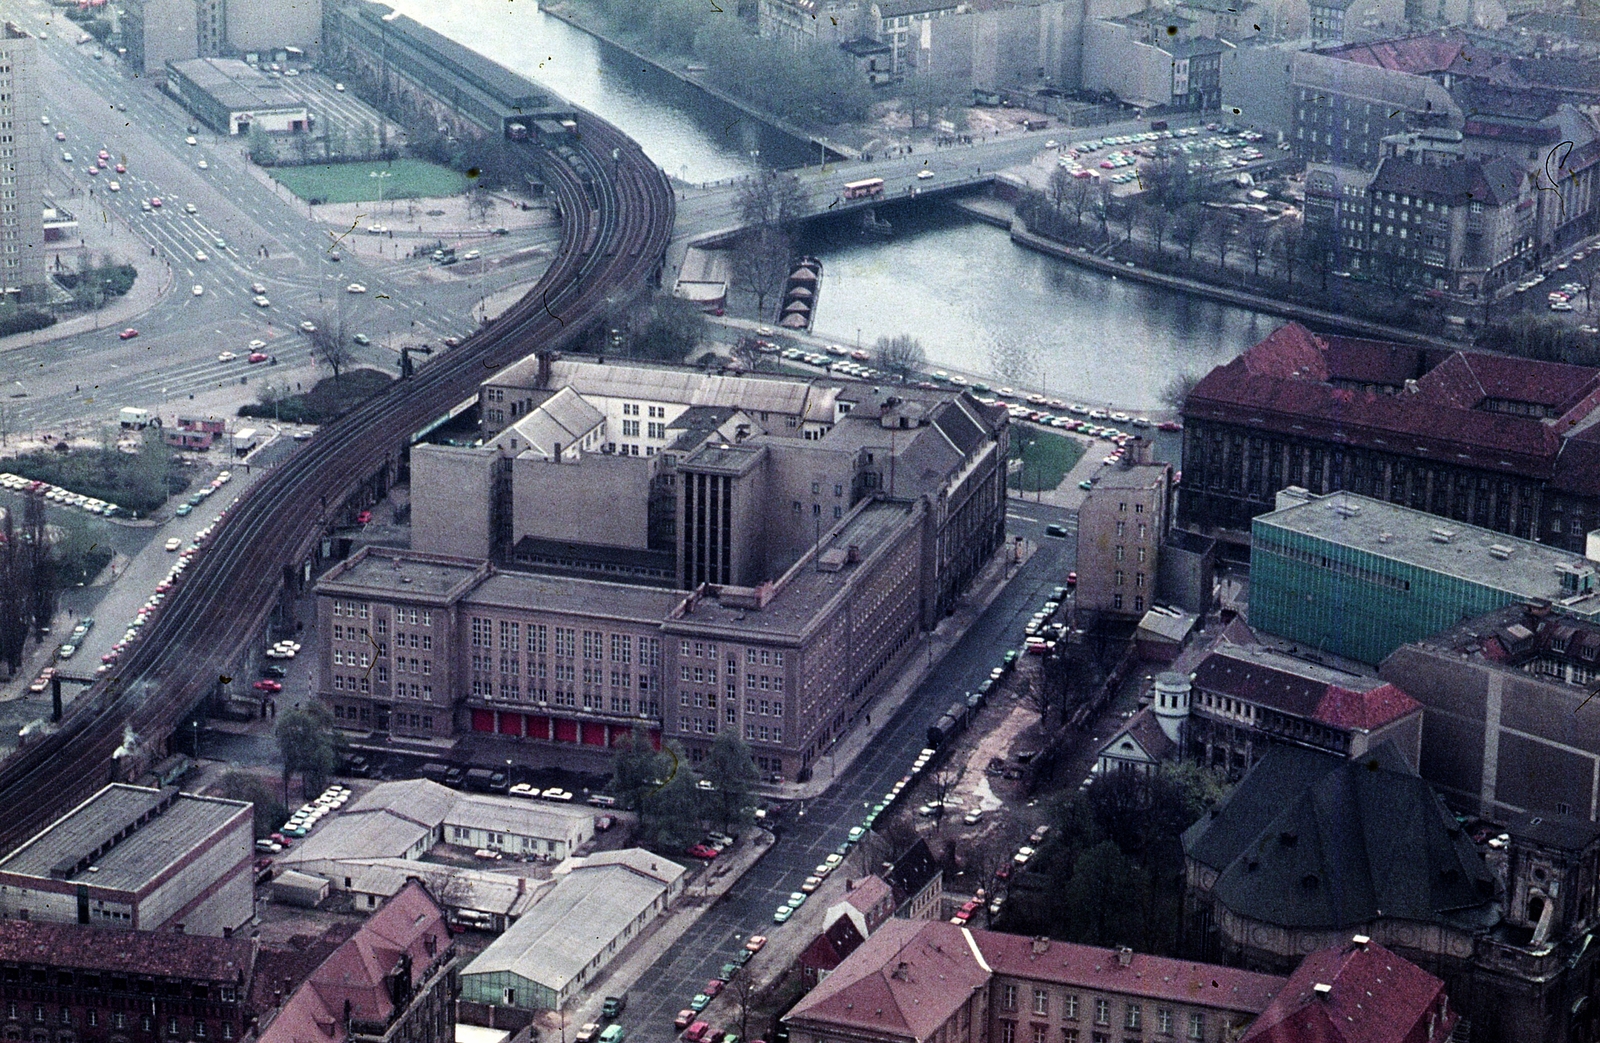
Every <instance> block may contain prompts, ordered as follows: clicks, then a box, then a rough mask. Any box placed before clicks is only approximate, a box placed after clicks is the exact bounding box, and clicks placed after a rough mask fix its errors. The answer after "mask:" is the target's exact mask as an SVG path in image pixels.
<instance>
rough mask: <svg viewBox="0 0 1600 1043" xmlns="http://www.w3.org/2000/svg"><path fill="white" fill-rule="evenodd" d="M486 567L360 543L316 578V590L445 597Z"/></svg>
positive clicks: (471, 562)
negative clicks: (351, 553)
mask: <svg viewBox="0 0 1600 1043" xmlns="http://www.w3.org/2000/svg"><path fill="white" fill-rule="evenodd" d="M487 571H488V566H487V565H486V564H485V563H483V562H480V561H473V560H471V559H469V558H451V557H447V556H445V555H442V554H417V553H414V552H412V551H409V550H404V549H399V548H394V547H364V548H362V550H361V551H360V552H359V553H357V554H356V555H355V557H353V558H351V559H350V560H349V561H346V562H344V563H343V564H341V565H338V566H335V567H334V568H333V569H332V570H331V571H330V572H328V574H327V575H325V576H323V577H322V579H320V580H318V581H317V593H319V594H330V595H331V594H365V595H380V596H396V595H398V596H402V597H415V598H418V599H421V600H430V601H431V600H439V599H449V598H451V597H454V596H457V595H459V594H460V592H461V591H463V590H465V589H466V588H467V587H468V586H470V585H471V583H472V582H473V581H474V580H475V579H477V578H478V577H479V576H481V575H483V574H484V573H486V572H487Z"/></svg>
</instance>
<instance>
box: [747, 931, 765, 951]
mask: <svg viewBox="0 0 1600 1043" xmlns="http://www.w3.org/2000/svg"><path fill="white" fill-rule="evenodd" d="M766 945H767V936H766V935H764V934H752V935H751V936H750V940H749V941H747V942H745V943H744V948H745V951H746V952H760V951H761V950H762V949H764V948H766Z"/></svg>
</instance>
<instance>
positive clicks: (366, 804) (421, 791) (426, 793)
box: [334, 779, 461, 829]
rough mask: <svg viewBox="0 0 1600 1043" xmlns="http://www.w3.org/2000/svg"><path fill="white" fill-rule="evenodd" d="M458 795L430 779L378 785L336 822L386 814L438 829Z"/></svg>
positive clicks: (336, 817)
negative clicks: (353, 817)
mask: <svg viewBox="0 0 1600 1043" xmlns="http://www.w3.org/2000/svg"><path fill="white" fill-rule="evenodd" d="M460 797H461V794H460V793H458V792H456V791H455V790H453V789H451V788H450V787H449V786H442V785H440V784H439V783H437V782H434V781H433V780H432V779H404V780H402V781H399V782H380V783H379V784H378V785H376V786H374V787H372V789H371V790H370V791H368V793H367V794H366V796H364V797H362V798H361V799H360V800H358V801H356V802H355V803H354V804H352V805H350V807H349V808H348V809H346V810H345V811H344V813H343V814H341V815H335V816H334V818H335V819H339V818H346V817H348V816H350V815H359V814H362V813H368V812H375V811H387V812H389V813H390V814H392V815H396V816H398V817H400V818H403V819H405V820H406V821H407V822H415V823H416V824H417V825H419V826H426V827H427V828H429V829H437V828H438V827H439V824H440V823H441V822H443V821H444V819H445V815H447V814H448V813H449V811H450V807H451V805H453V804H454V803H455V802H456V801H457V800H458V799H460Z"/></svg>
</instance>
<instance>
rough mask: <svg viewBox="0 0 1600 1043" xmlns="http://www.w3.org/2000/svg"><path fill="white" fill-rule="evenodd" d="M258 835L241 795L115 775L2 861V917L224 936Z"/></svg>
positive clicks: (238, 909)
mask: <svg viewBox="0 0 1600 1043" xmlns="http://www.w3.org/2000/svg"><path fill="white" fill-rule="evenodd" d="M254 839H255V817H254V813H253V812H252V810H251V805H249V804H247V803H245V802H243V801H238V800H223V799H221V798H218V797H199V796H195V795H194V794H192V793H179V792H178V791H177V789H176V788H173V789H166V790H159V789H147V788H145V787H142V786H128V785H123V784H121V783H116V784H113V785H110V786H107V787H106V788H105V789H102V790H101V791H100V792H98V793H96V794H95V795H94V796H92V797H90V798H89V799H88V800H86V801H84V802H83V803H82V804H79V805H78V806H77V807H75V808H73V809H72V810H71V811H69V812H67V813H66V814H65V815H63V816H62V817H61V818H59V819H57V820H56V821H55V822H53V823H51V824H50V825H49V826H47V827H45V829H44V830H43V831H42V832H40V833H39V834H38V835H36V836H35V837H33V838H32V839H31V840H29V841H28V842H27V843H25V844H23V845H22V846H21V847H20V848H18V849H17V850H16V851H14V852H12V853H11V854H10V855H8V856H6V858H5V860H4V861H0V919H10V920H36V921H43V922H47V923H66V924H95V925H99V926H102V927H121V928H127V929H130V930H135V931H181V932H185V933H188V934H201V935H212V936H228V935H231V934H232V932H233V931H234V930H235V929H236V928H238V927H240V926H242V925H243V924H245V923H246V922H248V921H249V920H250V918H251V917H252V916H254V915H255V894H254V890H253V885H252V880H251V876H250V859H251V856H252V846H251V845H252V843H253V842H254Z"/></svg>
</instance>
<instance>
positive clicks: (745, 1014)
mask: <svg viewBox="0 0 1600 1043" xmlns="http://www.w3.org/2000/svg"><path fill="white" fill-rule="evenodd" d="M726 991H728V992H731V993H733V1001H734V1003H736V1004H737V1005H738V1007H739V1038H740V1039H749V1038H750V1014H751V1012H752V1011H753V1010H754V1008H755V1005H756V1003H755V1001H756V979H755V975H753V974H751V973H750V972H749V971H748V970H746V971H744V972H743V973H740V974H736V975H734V977H733V980H732V981H730V982H729V983H728V987H727V990H726Z"/></svg>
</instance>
